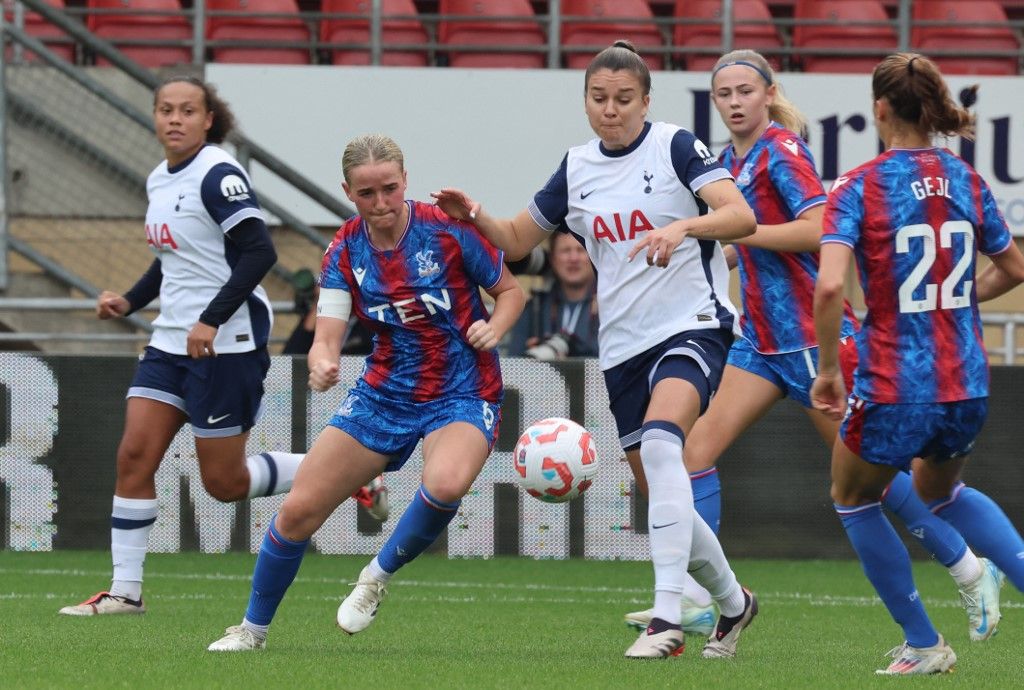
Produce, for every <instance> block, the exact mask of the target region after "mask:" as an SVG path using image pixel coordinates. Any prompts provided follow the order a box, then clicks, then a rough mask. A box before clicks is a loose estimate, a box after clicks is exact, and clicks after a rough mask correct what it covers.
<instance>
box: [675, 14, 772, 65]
mask: <svg viewBox="0 0 1024 690" xmlns="http://www.w3.org/2000/svg"><path fill="white" fill-rule="evenodd" d="M674 16H675V17H676V19H708V20H712V21H710V22H708V23H706V24H704V23H701V24H677V25H676V27H675V30H674V31H673V34H672V43H673V45H675V46H676V47H677V48H703V47H711V46H714V47H716V48H720V47H721V45H722V26H721V23H720V22H721V21H722V2H721V0H676V6H675V12H674ZM748 21H755V22H757V23H756V24H747V23H746V22H748ZM733 22H734V23H733V41H732V45H733V48H750V49H753V50H757V51H762V52H765V53H766V57H767V58H768V59H769V61H770V62H771V63H772V65H773V66H774V67H776V68H777V67H778V66H779V65H778V59H777V58H775V57H774V56H773V55H772V51H773V49H774V50H775V51H778V49H780V48H782V46H783V44H782V39H781V38H779V33H778V31H776V30H775V24H774V22H773V21H772V14H771V12H770V11H769V10H768V5H766V4H765V2H764V0H735V1H734V2H733ZM736 22H744V23H742V24H740V23H736ZM676 56H677V57H680V58H682V59H684V60H685V61H686V69H688V70H690V71H693V72H706V71H709V70H711V69H712V68H713V67H714V66H715V62H717V61H718V58H719V55H714V54H709V53H703V54H701V53H688V52H687V51H685V50H683V51H680V52H678V53H676Z"/></svg>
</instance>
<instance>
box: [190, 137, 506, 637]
mask: <svg viewBox="0 0 1024 690" xmlns="http://www.w3.org/2000/svg"><path fill="white" fill-rule="evenodd" d="M342 170H343V173H344V177H345V182H344V184H343V187H344V190H345V193H346V194H347V195H348V198H349V199H350V200H351V201H352V202H353V203H354V204H355V206H356V210H357V211H358V213H359V215H358V216H355V217H354V218H352V219H350V220H349V221H348V222H346V223H345V225H343V226H342V227H341V229H339V230H338V232H337V234H336V235H335V237H334V241H333V242H332V243H331V246H330V247H329V248H328V250H327V254H326V255H325V256H324V261H323V267H322V269H321V276H320V299H319V302H318V307H317V314H318V317H317V323H316V335H315V336H314V340H313V346H312V347H311V348H310V351H309V355H308V363H309V385H310V387H311V388H312V389H313V390H317V391H325V390H327V389H329V388H331V387H332V386H335V385H337V384H338V383H339V378H338V376H339V373H338V356H339V353H340V352H341V345H342V342H343V341H344V335H345V329H346V326H347V324H348V319H349V315H350V313H352V312H355V314H356V316H358V317H359V319H360V320H361V321H362V323H364V324H365V325H366V326H367V327H368V328H369V329H370V330H371V331H372V332H373V333H374V339H373V340H374V345H373V352H372V353H371V354H370V355H369V357H367V359H366V365H365V368H364V370H363V374H362V376H361V377H360V379H359V381H357V382H356V384H355V386H354V387H353V388H352V389H351V390H350V391H349V393H348V395H347V396H346V397H345V398H344V399H343V400H342V402H341V404H340V406H339V407H338V410H337V412H336V413H335V415H334V416H333V417H332V418H331V420H330V423H329V424H328V426H327V427H326V428H325V429H324V430H323V432H322V433H321V434H320V436H319V438H317V440H316V442H315V443H314V444H313V447H312V448H311V449H310V450H309V452H308V453H307V454H306V459H305V461H304V462H303V464H302V468H301V470H300V472H299V474H298V476H297V477H296V480H295V486H294V487H293V488H292V491H291V493H289V495H288V498H287V499H285V502H284V504H283V505H282V506H281V510H280V512H279V513H278V514H277V515H276V516H275V517H274V519H273V520H272V521H271V524H270V527H269V529H268V530H267V534H266V537H265V538H264V540H263V544H262V546H261V547H260V553H259V557H258V558H257V560H256V569H255V572H254V573H253V582H252V594H251V597H250V599H249V607H248V609H247V611H246V613H245V618H244V619H243V621H242V623H241V625H238V626H232V627H230V628H228V629H227V631H226V632H225V634H224V637H223V638H221V639H220V640H217V641H216V642H213V643H212V644H211V645H210V646H209V650H210V651H247V650H253V649H261V648H263V647H264V646H265V640H266V635H267V629H268V627H269V625H270V622H271V619H272V618H273V616H274V613H275V612H276V610H277V606H278V604H279V603H280V602H281V599H282V598H283V597H284V594H285V591H286V590H287V588H288V586H289V585H290V584H291V582H292V580H293V579H294V578H295V573H296V572H297V571H298V569H299V565H300V563H301V561H302V556H303V554H304V553H305V550H306V546H307V545H308V544H309V539H310V537H311V536H312V535H313V533H314V532H315V531H316V530H317V529H318V528H319V527H320V526H321V525H322V524H323V523H324V521H325V520H326V519H327V518H328V517H329V516H330V514H331V513H333V512H334V510H335V508H337V507H338V505H339V504H340V503H341V502H342V501H343V500H344V499H346V498H348V497H349V496H350V495H351V494H352V492H353V491H354V490H355V489H356V488H357V487H359V486H361V485H362V484H364V483H366V482H367V481H368V480H369V479H370V478H371V477H375V476H377V475H378V474H380V473H381V472H382V471H384V470H388V471H396V470H398V469H400V468H401V467H402V465H403V464H404V463H405V461H406V460H407V459H408V458H409V456H410V455H411V454H412V452H413V450H414V449H415V448H416V444H417V443H418V442H419V441H420V439H423V483H422V484H421V485H420V487H419V490H418V491H417V493H416V496H415V497H414V498H413V500H412V502H411V503H410V504H409V507H408V508H407V509H406V511H405V513H404V514H403V515H402V517H401V519H400V520H399V521H398V524H397V525H396V526H395V529H394V530H393V532H392V533H391V536H390V537H389V538H388V540H387V542H386V543H385V544H384V546H383V547H382V548H381V550H380V552H379V553H378V554H377V556H376V557H375V558H374V559H373V560H372V561H371V562H370V564H369V565H367V566H366V567H365V568H363V570H362V572H361V573H360V574H359V578H358V581H357V582H356V583H355V589H354V590H353V591H352V593H351V594H349V595H348V597H346V598H345V600H344V601H343V602H342V604H341V606H340V607H339V608H338V625H339V626H340V627H341V628H342V629H343V630H344V631H345V632H347V633H349V634H354V633H357V632H360V631H362V630H364V629H366V628H367V627H368V626H369V625H370V624H371V623H372V622H373V620H374V616H375V615H376V613H377V607H378V605H379V604H380V601H381V599H382V597H383V596H384V593H385V585H386V584H387V582H388V581H389V580H390V579H391V577H392V575H394V573H395V572H396V571H397V570H398V569H399V568H401V567H402V566H403V565H405V564H406V563H408V562H409V561H411V560H412V559H414V558H415V557H416V556H418V555H419V554H420V553H422V552H423V550H424V549H426V548H427V547H428V546H429V545H430V544H432V543H433V542H434V540H435V539H437V537H438V536H439V535H440V534H441V532H442V531H444V529H445V528H446V527H447V526H448V523H449V522H451V520H452V518H453V517H454V516H455V514H456V512H457V511H458V508H459V502H460V500H461V499H462V497H463V496H464V495H465V494H466V492H467V491H468V490H469V487H470V486H471V485H472V483H473V480H475V479H476V477H477V475H478V474H479V473H480V470H481V469H482V468H483V465H484V462H485V461H486V459H487V456H488V455H489V454H490V451H491V448H492V447H493V445H494V442H495V440H496V439H497V435H498V422H499V419H500V408H499V406H500V404H501V399H502V395H503V385H502V379H501V369H500V367H499V365H498V355H497V353H496V352H495V351H494V348H495V347H496V346H497V344H498V341H499V340H500V339H501V337H502V336H503V335H504V334H505V333H506V332H508V329H509V328H511V327H512V325H513V324H514V323H515V322H516V319H518V318H519V315H520V313H522V310H523V305H524V304H525V296H524V295H523V291H522V289H521V288H520V287H519V284H518V282H516V279H515V278H514V277H513V276H512V274H511V273H509V271H508V270H507V269H505V268H504V264H503V263H502V258H503V255H502V253H501V252H500V251H498V250H497V249H495V248H494V247H493V246H492V245H491V244H490V243H488V242H487V241H486V240H485V239H484V238H483V237H482V236H481V234H480V233H479V232H478V231H477V230H476V229H475V228H473V227H472V226H470V225H468V224H466V223H462V222H459V221H457V220H454V219H452V218H450V217H448V216H447V215H445V214H444V213H443V212H442V211H441V210H440V209H438V208H437V207H435V206H433V205H430V204H423V203H419V202H415V201H407V200H406V199H405V190H406V173H405V168H404V160H403V156H402V151H401V149H399V148H398V146H397V144H395V142H394V141H392V140H391V139H389V138H388V137H385V136H382V135H368V136H363V137H359V138H357V139H355V140H353V141H352V142H350V143H349V144H348V146H347V147H346V148H345V153H344V156H343V158H342ZM480 288H483V289H484V290H486V291H487V293H488V294H490V295H491V296H492V297H493V298H494V300H495V303H494V311H493V313H492V314H490V315H489V316H488V313H487V310H486V309H485V307H484V303H483V301H482V299H481V297H480Z"/></svg>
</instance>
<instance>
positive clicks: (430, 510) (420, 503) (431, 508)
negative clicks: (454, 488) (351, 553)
mask: <svg viewBox="0 0 1024 690" xmlns="http://www.w3.org/2000/svg"><path fill="white" fill-rule="evenodd" d="M460 503H461V501H455V503H444V502H442V501H439V500H437V499H436V498H434V497H433V496H431V495H430V492H429V491H427V488H426V487H425V486H423V485H422V484H420V488H419V490H418V491H417V492H416V496H415V498H413V499H412V503H410V504H409V507H408V508H406V509H405V512H404V513H402V518H401V519H400V520H399V521H398V525H396V526H395V531H394V532H392V533H391V536H390V537H389V538H388V540H387V542H385V544H384V546H382V547H381V550H380V553H378V554H377V563H379V564H380V567H381V568H383V569H384V570H385V571H386V572H389V573H394V572H396V571H397V570H398V569H399V568H401V567H402V566H403V565H405V564H406V563H408V562H409V561H411V560H412V559H414V558H416V557H417V556H419V555H420V554H421V553H423V552H424V551H425V550H426V548H427V547H428V546H430V545H431V544H433V543H434V541H435V540H436V539H437V538H438V537H439V536H440V535H441V532H443V531H444V529H445V527H447V526H448V523H449V522H451V521H452V518H454V517H455V513H456V512H457V511H458V509H459V504H460Z"/></svg>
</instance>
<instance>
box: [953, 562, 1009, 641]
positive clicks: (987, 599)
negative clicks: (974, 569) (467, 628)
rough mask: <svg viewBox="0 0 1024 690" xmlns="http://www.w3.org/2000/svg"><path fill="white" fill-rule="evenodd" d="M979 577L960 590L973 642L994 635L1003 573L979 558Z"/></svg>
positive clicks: (998, 615) (997, 619)
mask: <svg viewBox="0 0 1024 690" xmlns="http://www.w3.org/2000/svg"><path fill="white" fill-rule="evenodd" d="M978 560H979V561H980V562H981V575H979V576H978V579H977V580H975V581H974V582H972V583H971V584H969V585H966V586H965V587H963V588H962V589H961V590H960V601H961V602H963V605H964V608H965V609H966V610H967V620H968V623H969V625H968V629H967V632H968V634H970V636H971V640H972V641H974V642H980V641H982V640H987V639H988V638H990V637H992V636H993V635H995V634H996V632H997V631H996V626H998V625H999V619H1000V613H999V589H1000V588H1001V587H1002V586H1003V580H1004V579H1005V577H1006V576H1005V575H1003V571H1001V570H1000V569H999V568H997V567H996V566H995V564H994V563H993V562H992V561H990V560H989V559H987V558H979V559H978Z"/></svg>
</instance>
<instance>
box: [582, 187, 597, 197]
mask: <svg viewBox="0 0 1024 690" xmlns="http://www.w3.org/2000/svg"><path fill="white" fill-rule="evenodd" d="M596 191H597V190H596V189H591V190H590V191H589V192H587V193H586V194H584V193H583V192H580V199H586V198H587V197H588V196H590V195H591V194H593V193H594V192H596Z"/></svg>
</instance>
